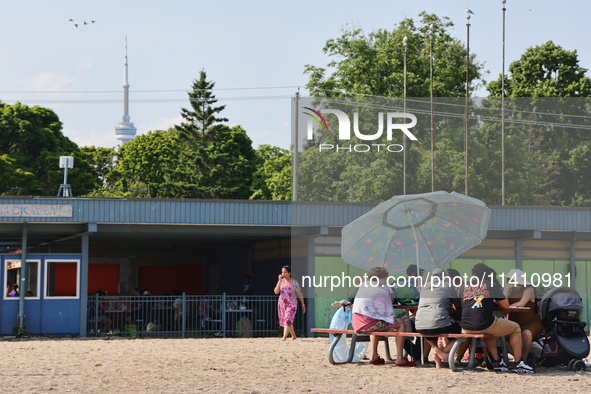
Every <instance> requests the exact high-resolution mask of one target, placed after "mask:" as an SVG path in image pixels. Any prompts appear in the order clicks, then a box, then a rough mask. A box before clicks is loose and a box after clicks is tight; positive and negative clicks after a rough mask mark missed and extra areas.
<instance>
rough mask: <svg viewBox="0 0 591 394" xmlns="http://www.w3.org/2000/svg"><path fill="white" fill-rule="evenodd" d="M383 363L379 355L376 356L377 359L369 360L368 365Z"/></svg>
mask: <svg viewBox="0 0 591 394" xmlns="http://www.w3.org/2000/svg"><path fill="white" fill-rule="evenodd" d="M385 362H386V361H385V360H384V359H383V358H381V357H380V355H379V354H378V358H377V359H375V360H369V363H370V364H373V365H382V364H384V363H385Z"/></svg>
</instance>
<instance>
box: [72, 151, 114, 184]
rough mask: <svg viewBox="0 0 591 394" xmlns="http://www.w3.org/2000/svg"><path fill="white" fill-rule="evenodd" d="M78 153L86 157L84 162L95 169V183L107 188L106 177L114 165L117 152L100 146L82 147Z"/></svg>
mask: <svg viewBox="0 0 591 394" xmlns="http://www.w3.org/2000/svg"><path fill="white" fill-rule="evenodd" d="M80 151H81V152H82V153H84V154H85V155H86V160H87V161H88V162H89V163H90V164H91V165H92V166H93V167H94V168H95V169H96V171H97V173H98V178H97V182H96V183H98V184H99V185H101V187H103V188H104V187H106V186H107V177H108V176H109V174H110V173H111V172H112V171H113V169H114V168H115V165H116V161H115V157H116V156H117V151H116V150H115V149H113V148H103V147H100V146H97V147H95V146H94V145H93V146H82V147H80Z"/></svg>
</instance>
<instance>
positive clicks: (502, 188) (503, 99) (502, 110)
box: [501, 0, 506, 205]
mask: <svg viewBox="0 0 591 394" xmlns="http://www.w3.org/2000/svg"><path fill="white" fill-rule="evenodd" d="M502 3H503V74H502V77H501V205H505V3H506V0H502Z"/></svg>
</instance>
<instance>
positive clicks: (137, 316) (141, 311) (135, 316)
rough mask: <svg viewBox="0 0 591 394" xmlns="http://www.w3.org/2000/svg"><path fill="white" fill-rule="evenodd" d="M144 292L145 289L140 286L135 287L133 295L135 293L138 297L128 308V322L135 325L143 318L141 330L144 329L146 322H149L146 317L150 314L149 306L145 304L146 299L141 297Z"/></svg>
mask: <svg viewBox="0 0 591 394" xmlns="http://www.w3.org/2000/svg"><path fill="white" fill-rule="evenodd" d="M142 294H144V290H142V289H140V288H139V287H136V288H135V289H133V291H132V293H131V295H133V296H134V297H136V298H135V299H134V300H133V301H132V302H130V303H129V308H128V309H127V310H128V314H127V323H128V324H134V325H135V324H136V322H137V321H139V320H141V321H142V327H141V328H140V330H141V329H143V325H144V324H148V322H147V321H146V320H147V318H146V317H147V316H148V315H147V313H146V311H147V307H146V306H145V305H144V304H145V301H143V300H141V299H140V298H139V297H140V296H141V295H142Z"/></svg>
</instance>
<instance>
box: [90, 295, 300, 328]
mask: <svg viewBox="0 0 591 394" xmlns="http://www.w3.org/2000/svg"><path fill="white" fill-rule="evenodd" d="M278 298H279V296H272V295H271V296H239V295H226V294H225V293H224V294H223V295H216V296H209V295H205V296H202V295H199V296H197V295H185V294H183V295H182V296H98V297H97V296H91V297H89V298H88V324H87V330H86V331H87V336H105V335H116V336H124V337H140V336H141V337H156V338H196V337H197V338H205V337H220V338H227V337H240V338H252V337H273V336H282V335H283V327H281V326H279V318H278V314H277V301H278ZM304 317H305V314H303V313H302V310H301V305H299V306H298V311H297V314H296V318H295V321H294V329H295V331H296V335H298V336H305V332H306V330H305V327H306V325H305V320H304Z"/></svg>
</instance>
